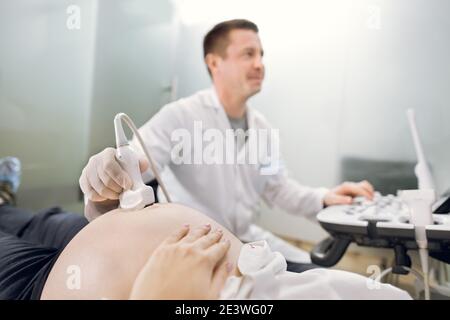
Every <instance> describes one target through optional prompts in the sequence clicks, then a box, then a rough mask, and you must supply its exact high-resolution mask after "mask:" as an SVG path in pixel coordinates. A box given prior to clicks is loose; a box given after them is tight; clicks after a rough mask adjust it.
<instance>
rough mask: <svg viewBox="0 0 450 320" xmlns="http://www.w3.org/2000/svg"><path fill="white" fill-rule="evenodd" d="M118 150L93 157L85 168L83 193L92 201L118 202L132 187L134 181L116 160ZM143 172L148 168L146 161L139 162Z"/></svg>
mask: <svg viewBox="0 0 450 320" xmlns="http://www.w3.org/2000/svg"><path fill="white" fill-rule="evenodd" d="M115 155H116V149H114V148H106V149H104V150H103V151H102V152H100V153H98V154H96V155H93V156H92V157H91V158H90V159H89V161H88V163H87V165H86V166H85V167H84V169H83V171H82V173H81V177H80V180H79V183H80V188H81V191H83V193H84V195H85V196H86V197H87V198H88V199H89V200H91V201H94V202H102V201H108V200H109V201H111V200H118V199H119V195H120V194H121V193H122V192H123V190H127V189H130V188H131V187H132V181H131V178H130V176H129V175H128V173H127V172H126V171H124V170H123V169H122V167H121V166H120V164H119V162H118V161H117V159H116V156H115ZM139 167H140V170H141V172H144V171H145V170H147V168H148V162H147V160H146V159H140V160H139Z"/></svg>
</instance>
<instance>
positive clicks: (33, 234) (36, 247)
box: [0, 205, 88, 299]
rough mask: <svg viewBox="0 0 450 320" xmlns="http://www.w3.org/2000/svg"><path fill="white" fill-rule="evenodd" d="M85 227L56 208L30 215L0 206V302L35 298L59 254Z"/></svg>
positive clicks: (79, 218)
mask: <svg viewBox="0 0 450 320" xmlns="http://www.w3.org/2000/svg"><path fill="white" fill-rule="evenodd" d="M87 224H88V221H87V220H86V219H85V218H84V217H83V216H82V215H79V214H75V213H69V212H64V211H62V210H61V209H60V208H58V207H54V208H50V209H47V210H43V211H40V212H38V213H33V212H31V211H29V210H25V209H20V208H16V207H13V206H9V205H1V206H0V299H39V297H40V294H41V292H42V289H43V287H44V284H45V281H46V279H47V276H48V274H49V272H50V270H51V268H52V266H53V264H54V262H55V261H56V259H57V257H58V256H59V254H60V253H61V252H62V250H63V249H64V248H65V247H66V245H67V244H68V243H69V242H70V240H72V238H73V237H74V236H75V235H76V234H77V233H78V232H79V231H80V230H81V229H82V228H83V227H84V226H86V225H87Z"/></svg>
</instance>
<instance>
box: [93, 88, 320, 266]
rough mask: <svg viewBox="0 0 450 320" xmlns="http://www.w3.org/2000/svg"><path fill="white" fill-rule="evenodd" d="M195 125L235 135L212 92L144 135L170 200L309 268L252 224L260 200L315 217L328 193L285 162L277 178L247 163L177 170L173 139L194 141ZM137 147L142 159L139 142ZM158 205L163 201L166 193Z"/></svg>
mask: <svg viewBox="0 0 450 320" xmlns="http://www.w3.org/2000/svg"><path fill="white" fill-rule="evenodd" d="M247 119H248V127H249V129H252V128H253V129H270V128H271V126H270V125H269V124H268V122H267V121H266V119H265V118H264V116H263V115H262V114H261V113H259V112H258V111H256V110H255V109H253V108H252V107H248V109H247ZM194 121H201V122H202V127H203V130H206V129H209V128H216V129H219V130H220V131H222V132H225V130H226V129H231V126H230V123H229V120H228V117H227V115H226V113H225V110H224V108H223V107H222V105H221V103H220V101H219V99H218V97H217V94H216V92H215V90H214V89H213V88H211V89H206V90H202V91H199V92H197V93H195V94H194V95H192V96H190V97H187V98H183V99H180V100H178V101H175V102H173V103H170V104H168V105H165V106H164V107H163V108H161V110H160V111H159V112H158V113H157V114H155V115H154V116H153V117H152V118H151V119H150V120H149V121H148V122H147V123H145V124H144V125H143V126H142V127H141V128H140V129H139V132H140V134H141V135H142V138H143V140H144V141H145V143H146V146H147V148H148V149H149V151H150V154H151V156H152V158H153V160H154V161H155V162H156V165H157V168H158V170H159V172H162V174H161V179H162V180H163V182H164V184H165V185H166V188H167V190H168V192H169V195H170V196H171V198H172V199H171V200H172V201H173V202H176V203H180V204H183V205H186V206H189V207H192V208H194V209H197V210H199V211H201V212H203V213H205V214H207V215H208V216H210V217H211V218H213V219H214V220H216V221H217V222H219V223H220V224H222V225H223V226H225V227H226V228H228V229H229V230H230V231H231V232H233V233H234V234H235V235H236V236H237V237H239V238H240V239H241V240H242V241H244V242H251V241H256V240H266V241H267V242H268V243H269V245H270V247H271V248H272V250H275V251H279V252H281V253H282V254H283V255H284V256H285V257H286V259H287V260H289V261H292V262H303V263H308V262H310V258H309V254H307V253H306V252H304V251H302V250H300V249H298V248H296V247H294V246H292V245H290V244H288V243H287V242H285V241H283V240H281V239H279V238H277V237H275V236H274V235H273V234H271V233H270V232H268V231H266V230H263V229H262V228H260V227H259V226H256V225H255V224H254V223H253V220H254V217H255V213H257V212H258V210H259V209H260V204H261V200H264V201H265V202H266V203H267V204H268V205H269V206H274V205H276V206H278V207H280V208H281V209H283V210H285V211H287V212H289V213H292V214H295V215H299V216H307V217H314V216H315V214H316V213H317V212H318V211H320V210H321V209H322V206H323V197H324V195H325V193H326V191H327V189H324V188H310V187H306V186H302V185H300V184H298V183H297V182H295V181H294V180H292V179H290V178H289V177H288V176H287V173H286V169H285V168H284V167H283V164H282V161H281V159H279V165H280V167H279V170H278V173H277V174H274V175H261V174H260V169H261V166H260V165H255V164H248V163H247V164H175V163H174V162H173V161H172V160H171V159H172V158H171V150H172V149H173V146H174V145H175V144H176V143H177V141H173V140H174V139H172V138H171V135H172V133H173V132H174V130H175V129H180V128H184V129H186V130H187V131H189V133H190V134H192V135H194ZM197 124H198V123H197ZM193 140H194V139H192V141H193ZM193 144H194V143H192V145H193ZM204 145H205V144H204ZM132 146H133V148H134V149H135V150H136V151H138V152H140V153H141V154H142V155H143V153H142V150H141V148H140V146H139V144H138V143H137V140H136V139H133V141H132ZM192 147H193V146H192ZM243 149H245V148H242V149H241V150H243ZM239 156H242V155H241V154H240V155H239ZM192 158H194V157H192ZM143 176H144V180H145V181H150V180H151V179H153V175H152V173H151V172H150V171H148V172H146V173H144V175H143ZM159 199H160V200H164V196H162V194H161V192H159ZM101 213H102V212H99V208H96V207H95V206H94V205H93V204H92V203H89V202H88V203H87V206H86V214H87V215H88V216H90V217H91V218H92V217H95V216H97V215H99V214H101Z"/></svg>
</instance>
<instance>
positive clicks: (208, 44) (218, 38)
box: [203, 19, 259, 75]
mask: <svg viewBox="0 0 450 320" xmlns="http://www.w3.org/2000/svg"><path fill="white" fill-rule="evenodd" d="M232 30H252V31H255V32H256V33H258V32H259V29H258V26H257V25H256V24H255V23H253V22H251V21H249V20H246V19H234V20H228V21H223V22H221V23H219V24H216V25H215V26H214V27H213V28H212V29H211V30H209V32H208V33H207V34H206V36H205V37H204V38H203V58H206V56H207V55H208V53H217V54H219V55H220V56H221V57H225V56H226V49H227V47H228V34H229V33H230V32H231V31H232ZM208 73H209V75H211V71H210V70H209V68H208Z"/></svg>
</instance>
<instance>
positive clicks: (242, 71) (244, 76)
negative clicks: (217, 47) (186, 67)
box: [214, 29, 265, 98]
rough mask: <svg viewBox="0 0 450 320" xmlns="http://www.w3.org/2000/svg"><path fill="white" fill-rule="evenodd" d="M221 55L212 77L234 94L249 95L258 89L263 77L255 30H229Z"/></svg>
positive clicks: (257, 37)
mask: <svg viewBox="0 0 450 320" xmlns="http://www.w3.org/2000/svg"><path fill="white" fill-rule="evenodd" d="M228 40H229V44H228V46H227V48H226V54H225V57H223V58H222V57H219V58H218V60H217V64H216V70H215V71H216V72H215V74H214V81H215V82H216V83H217V84H219V85H223V86H226V87H227V89H231V90H232V92H233V93H234V94H238V95H240V96H243V97H245V98H249V97H251V96H253V95H254V94H256V93H258V92H259V91H260V90H261V86H262V82H263V80H264V72H265V69H264V64H263V61H262V58H263V54H264V52H263V49H262V45H261V41H260V39H259V36H258V34H257V33H256V32H254V31H252V30H242V29H237V30H232V31H231V32H230V33H229V34H228Z"/></svg>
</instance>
